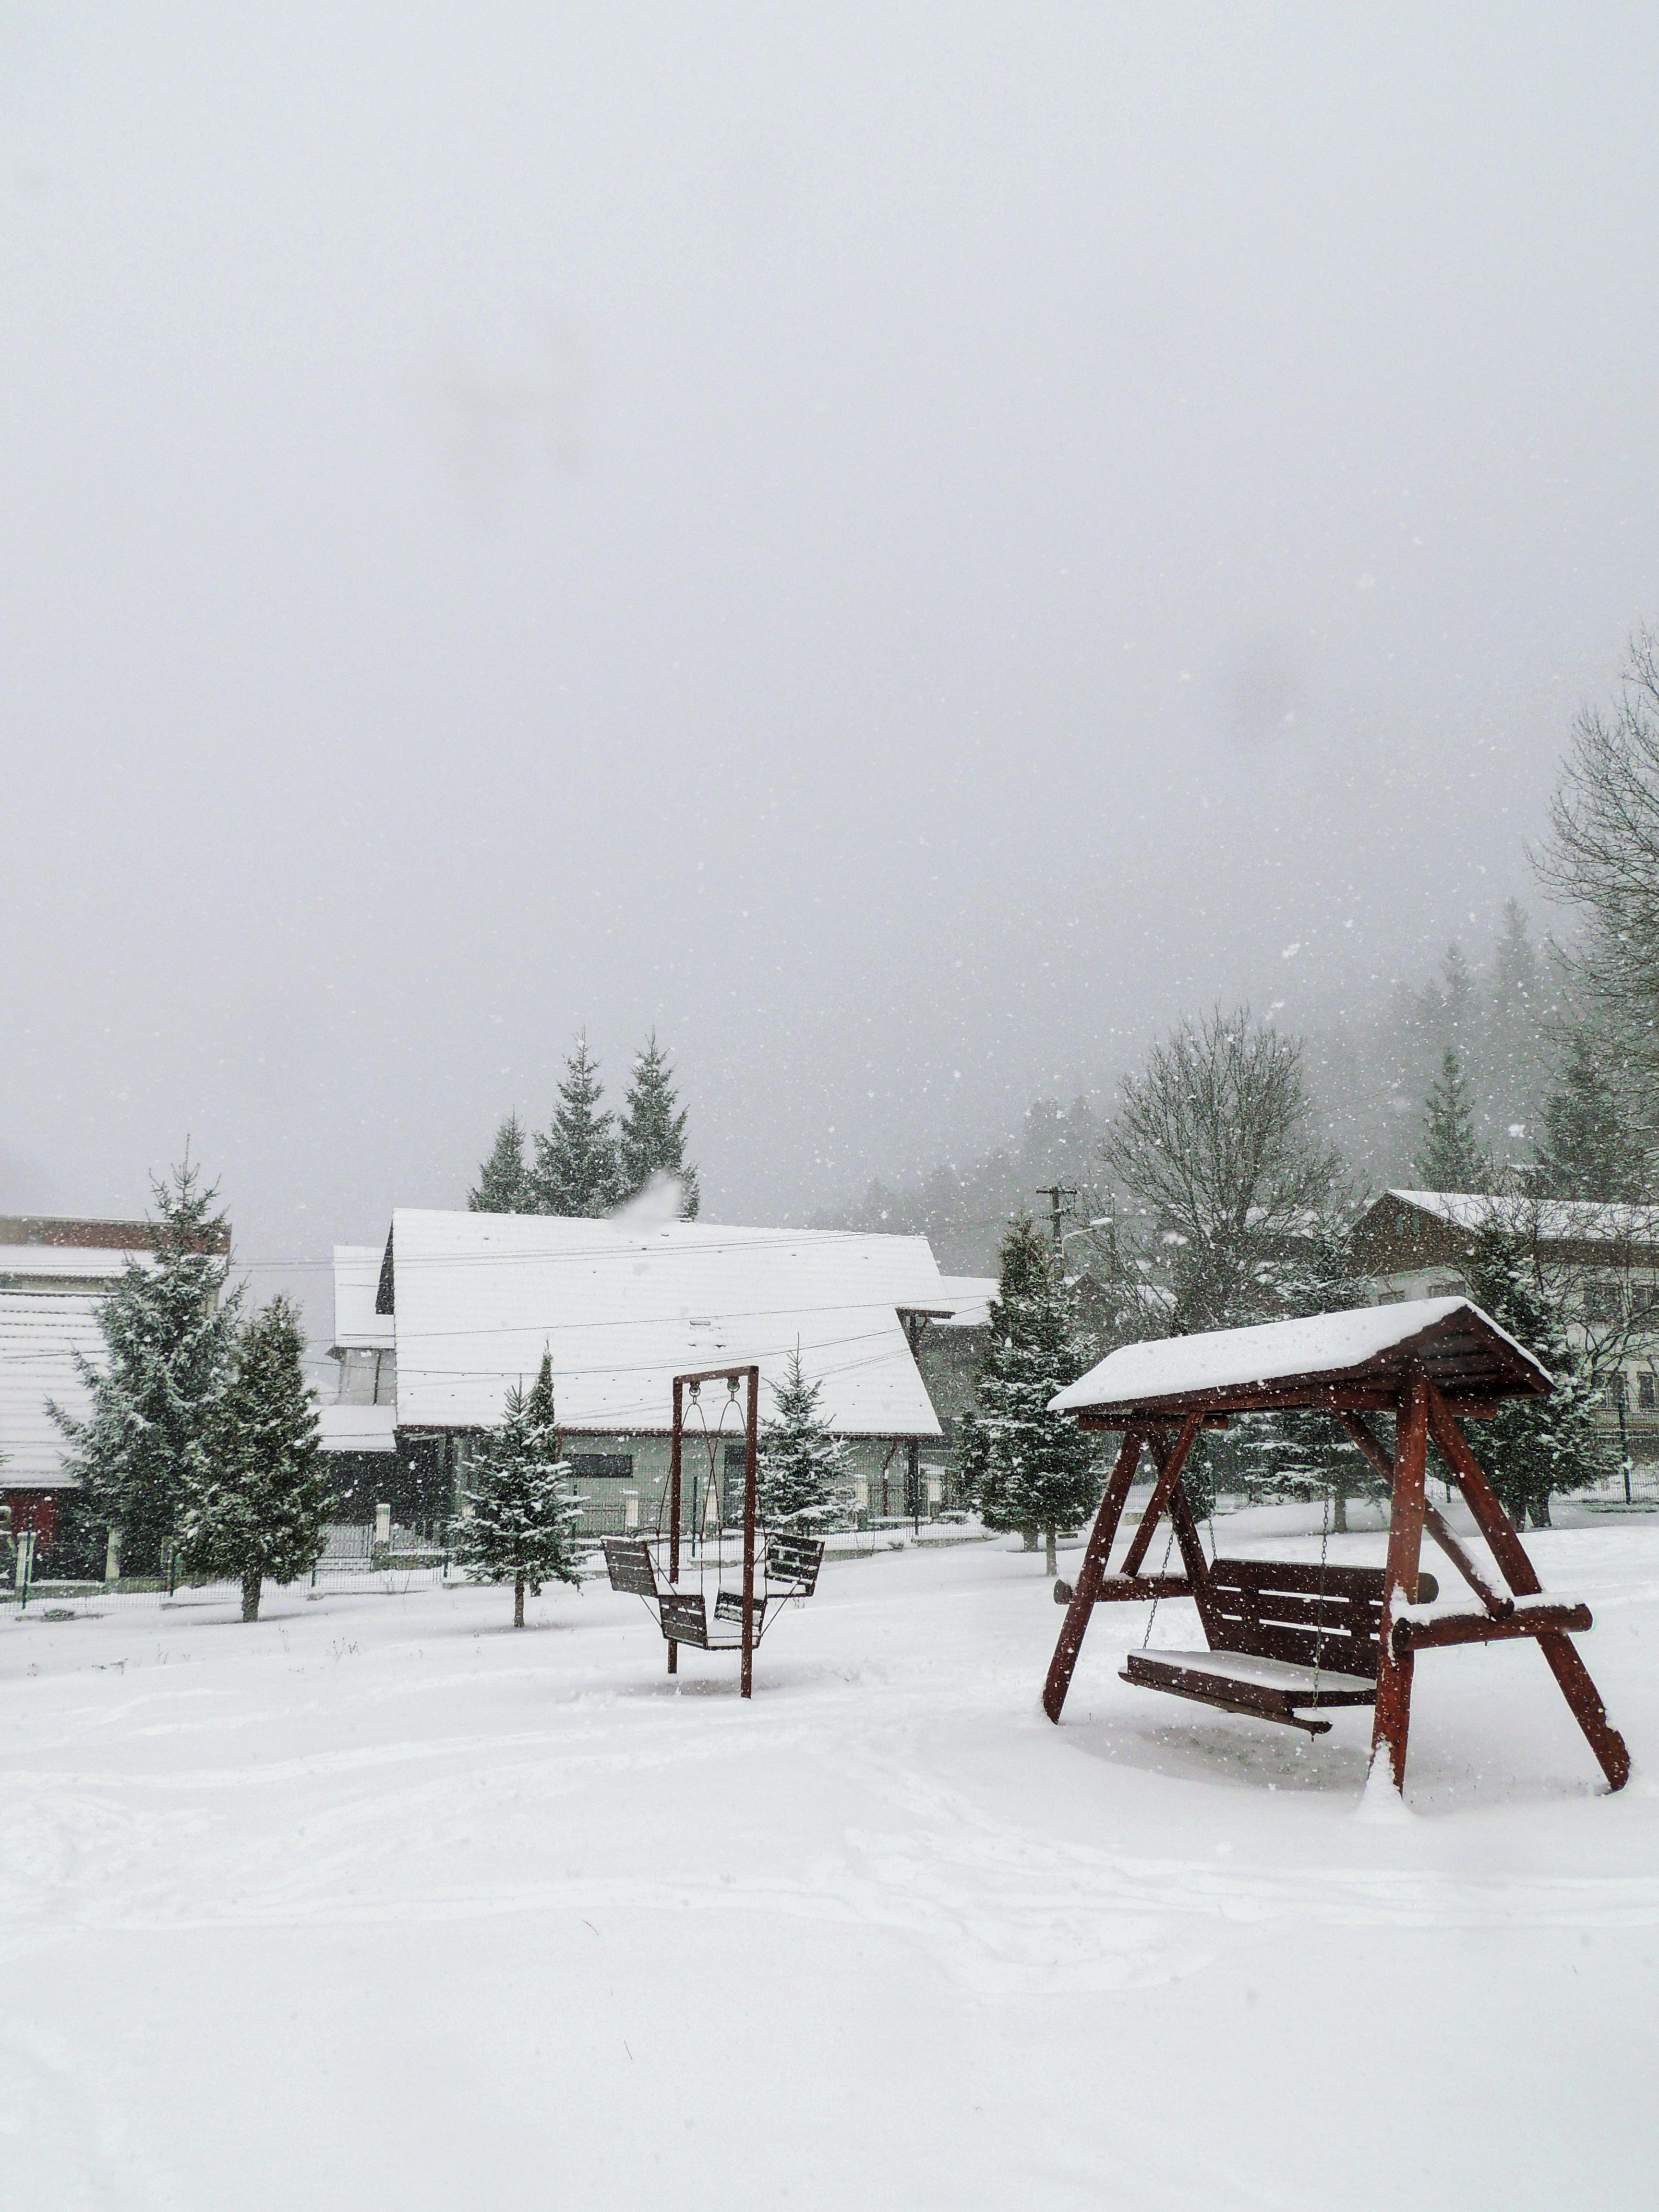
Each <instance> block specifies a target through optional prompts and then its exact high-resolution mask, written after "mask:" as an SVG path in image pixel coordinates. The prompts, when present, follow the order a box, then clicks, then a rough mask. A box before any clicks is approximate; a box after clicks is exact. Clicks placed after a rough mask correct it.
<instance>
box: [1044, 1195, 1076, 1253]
mask: <svg viewBox="0 0 1659 2212" xmlns="http://www.w3.org/2000/svg"><path fill="white" fill-rule="evenodd" d="M1036 1195H1037V1197H1039V1198H1046V1199H1047V1200H1048V1229H1049V1233H1050V1234H1051V1235H1052V1237H1054V1249H1055V1251H1056V1252H1058V1251H1059V1249H1060V1223H1061V1222H1062V1221H1063V1220H1064V1219H1065V1218H1066V1213H1067V1212H1069V1211H1070V1208H1069V1206H1063V1205H1062V1204H1061V1201H1062V1200H1068V1199H1073V1198H1075V1197H1076V1196H1077V1192H1076V1190H1075V1189H1074V1188H1073V1187H1072V1186H1071V1185H1070V1184H1069V1183H1063V1182H1051V1183H1048V1184H1047V1185H1040V1186H1039V1187H1038V1189H1037V1192H1036Z"/></svg>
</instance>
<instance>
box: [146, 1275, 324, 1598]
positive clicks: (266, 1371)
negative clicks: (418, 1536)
mask: <svg viewBox="0 0 1659 2212" xmlns="http://www.w3.org/2000/svg"><path fill="white" fill-rule="evenodd" d="M304 1358H305V1338H304V1336H303V1334H301V1328H300V1317H299V1316H298V1314H297V1313H295V1310H294V1308H293V1307H292V1306H291V1305H290V1304H289V1302H288V1300H287V1299H286V1298H285V1297H275V1298H273V1299H272V1300H271V1302H270V1304H269V1305H268V1306H266V1307H265V1308H264V1310H263V1311H262V1312H259V1313H256V1314H255V1315H254V1316H253V1317H252V1320H251V1321H250V1322H248V1324H247V1326H246V1328H244V1329H243V1330H242V1331H241V1332H240V1335H239V1336H238V1338H237V1341H236V1352H235V1360H234V1366H233V1369H232V1372H231V1376H230V1382H229V1384H228V1387H227V1389H226V1390H225V1393H224V1395H223V1397H222V1400H221V1401H220V1404H219V1411H218V1417H217V1419H216V1423H215V1433H214V1449H213V1452H212V1456H211V1461H210V1467H209V1468H208V1471H207V1473H206V1474H205V1475H204V1476H201V1475H198V1476H196V1477H193V1478H192V1479H191V1481H190V1483H189V1484H188V1485H187V1486H186V1489H185V1496H184V1498H183V1501H182V1510H181V1512H180V1515H179V1540H180V1544H181V1547H182V1551H183V1558H184V1564H185V1571H186V1572H188V1573H191V1574H195V1575H202V1576H204V1577H205V1576H216V1575H227V1576H231V1577H234V1578H235V1579H236V1580H237V1581H239V1582H240V1583H241V1585H242V1618H243V1620H258V1618H259V1596H260V1591H261V1588H262V1586H263V1584H264V1580H265V1578H266V1577H267V1576H268V1577H270V1580H271V1581H272V1582H274V1583H292V1582H297V1581H298V1580H299V1578H300V1577H301V1575H306V1574H309V1573H310V1571H311V1570H312V1568H313V1567H314V1566H315V1565H316V1564H317V1562H318V1560H319V1559H321V1557H322V1556H323V1552H324V1549H325V1547H326V1545H327V1542H328V1523H329V1520H330V1517H331V1515H332V1513H333V1511H334V1508H335V1503H336V1495H335V1488H334V1484H333V1481H332V1480H331V1477H330V1475H329V1474H328V1471H327V1463H326V1462H325V1458H324V1455H323V1449H322V1444H321V1442H320V1440H319V1436H318V1430H317V1401H316V1396H315V1394H314V1393H313V1391H312V1389H310V1387H309V1385H308V1384H307V1382H306V1379H305V1371H304V1368H303V1364H302V1362H303V1360H304Z"/></svg>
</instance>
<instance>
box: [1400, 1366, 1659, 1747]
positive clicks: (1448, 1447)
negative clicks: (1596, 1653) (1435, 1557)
mask: <svg viewBox="0 0 1659 2212" xmlns="http://www.w3.org/2000/svg"><path fill="white" fill-rule="evenodd" d="M1428 1413H1429V1424H1430V1426H1431V1429H1432V1430H1433V1431H1434V1441H1435V1443H1436V1444H1437V1446H1438V1447H1439V1449H1440V1455H1441V1456H1442V1458H1443V1460H1444V1461H1445V1462H1446V1464H1447V1466H1448V1467H1449V1468H1450V1469H1451V1471H1452V1473H1453V1474H1455V1476H1456V1478H1457V1486H1458V1488H1459V1489H1460V1490H1461V1491H1462V1493H1463V1498H1464V1502H1465V1504H1467V1505H1468V1509H1469V1510H1470V1512H1471V1513H1473V1514H1474V1518H1475V1522H1476V1525H1477V1526H1478V1527H1479V1528H1480V1533H1481V1534H1482V1535H1483V1536H1484V1537H1485V1538H1486V1541H1487V1543H1488V1544H1489V1545H1490V1546H1491V1547H1492V1557H1493V1559H1496V1560H1497V1562H1498V1565H1499V1566H1500V1567H1501V1568H1502V1569H1503V1571H1504V1579H1505V1581H1507V1583H1509V1586H1510V1589H1512V1590H1513V1591H1514V1592H1515V1594H1516V1596H1517V1597H1534V1596H1536V1595H1537V1594H1538V1592H1539V1591H1540V1590H1541V1589H1542V1588H1543V1584H1542V1583H1541V1582H1540V1581H1539V1579H1538V1572H1537V1570H1536V1569H1535V1568H1534V1565H1533V1563H1532V1561H1531V1560H1530V1559H1528V1556H1527V1549H1526V1547H1525V1545H1524V1544H1522V1541H1521V1538H1520V1534H1519V1533H1518V1531H1517V1530H1516V1526H1515V1523H1514V1522H1512V1521H1511V1520H1510V1516H1509V1515H1508V1514H1507V1513H1505V1512H1504V1509H1503V1507H1502V1505H1500V1504H1499V1503H1498V1493H1497V1492H1496V1491H1494V1490H1493V1488H1492V1485H1491V1483H1490V1482H1488V1481H1487V1480H1486V1474H1485V1471H1484V1470H1483V1469H1482V1468H1481V1466H1480V1462H1479V1461H1478V1460H1477V1459H1476V1458H1475V1455H1474V1453H1473V1452H1472V1451H1471V1450H1470V1449H1469V1447H1468V1441H1467V1440H1466V1438H1465V1437H1464V1435H1463V1431H1462V1430H1461V1429H1460V1428H1459V1427H1458V1425H1457V1423H1456V1422H1455V1420H1454V1419H1452V1413H1451V1408H1450V1407H1449V1406H1448V1405H1447V1403H1446V1401H1445V1400H1444V1399H1443V1397H1442V1396H1441V1395H1440V1393H1439V1392H1438V1391H1437V1390H1434V1389H1431V1391H1430V1394H1429V1405H1428ZM1538 1648H1539V1650H1541V1652H1542V1653H1543V1655H1544V1656H1545V1658H1546V1659H1547V1661H1548V1662H1549V1668H1550V1672H1551V1673H1552V1674H1553V1675H1554V1677H1555V1679H1556V1680H1557V1681H1558V1682H1559V1684H1560V1686H1561V1694H1562V1696H1563V1697H1564V1698H1565V1699H1566V1701H1567V1706H1568V1709H1569V1711H1571V1714H1572V1717H1573V1718H1574V1720H1576V1721H1577V1723H1578V1725H1579V1727H1580V1728H1581V1729H1583V1732H1584V1740H1585V1741H1586V1742H1587V1743H1588V1744H1589V1747H1590V1749H1591V1750H1592V1751H1593V1752H1594V1753H1595V1757H1596V1761H1597V1763H1598V1765H1600V1767H1601V1771H1602V1773H1603V1774H1605V1775H1606V1776H1607V1787H1608V1789H1609V1790H1622V1789H1623V1788H1624V1786H1625V1784H1626V1782H1628V1781H1629V1780H1630V1747H1629V1746H1628V1745H1627V1744H1626V1741H1625V1739H1624V1737H1623V1736H1621V1735H1620V1733H1619V1731H1618V1729H1616V1728H1614V1727H1613V1723H1612V1722H1611V1721H1609V1720H1608V1718H1607V1707H1606V1706H1605V1705H1603V1704H1602V1702H1601V1692H1600V1691H1599V1690H1598V1689H1597V1688H1596V1686H1595V1683H1594V1682H1593V1681H1592V1680H1590V1674H1589V1668H1588V1667H1586V1666H1585V1664H1584V1662H1583V1660H1582V1659H1581V1658H1580V1657H1579V1656H1578V1650H1577V1645H1576V1644H1573V1643H1572V1642H1571V1640H1570V1639H1569V1638H1567V1636H1566V1635H1565V1634H1564V1633H1562V1632H1559V1631H1556V1632H1551V1633H1549V1634H1547V1635H1544V1636H1541V1637H1540V1638H1538Z"/></svg>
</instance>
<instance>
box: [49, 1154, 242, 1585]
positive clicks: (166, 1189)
mask: <svg viewBox="0 0 1659 2212" xmlns="http://www.w3.org/2000/svg"><path fill="white" fill-rule="evenodd" d="M151 1189H152V1191H153V1192H154V1194H155V1211H156V1214H157V1216H158V1217H159V1225H160V1230H161V1234H160V1237H159V1239H158V1242H157V1246H156V1249H155V1254H154V1255H153V1257H150V1258H144V1259H139V1258H133V1259H130V1260H129V1261H128V1262H127V1264H126V1266H125V1268H124V1269H123V1271H122V1273H121V1276H120V1279H119V1280H118V1282H117V1283H116V1284H115V1285H113V1287H112V1289H111V1290H110V1291H109V1292H108V1293H107V1295H106V1297H104V1298H103V1300H102V1301H101V1303H100V1305H99V1308H98V1328H99V1333H100V1335H101V1336H102V1338H103V1340H104V1357H103V1358H102V1359H101V1360H94V1359H90V1358H88V1357H87V1356H86V1355H85V1354H84V1353H82V1352H76V1355H75V1365H76V1373H77V1374H78V1376H80V1379H81V1381H82V1383H84V1384H85V1385H86V1387H87V1389H88V1392H89V1394H90V1395H91V1400H92V1404H91V1409H90V1411H89V1412H88V1413H86V1414H85V1415H84V1416H83V1417H82V1416H79V1415H76V1414H72V1413H67V1412H65V1411H64V1408H63V1407H59V1406H56V1405H51V1404H50V1403H49V1405H48V1410H49V1411H50V1413H52V1418H53V1419H54V1420H55V1421H56V1422H57V1423H58V1427H59V1428H60V1429H62V1431H64V1435H65V1436H66V1437H68V1438H69V1442H70V1450H69V1453H68V1455H67V1458H66V1462H65V1467H66V1472H67V1473H68V1474H70V1475H72V1476H73V1477H75V1479H76V1480H77V1481H78V1482H79V1483H80V1484H81V1486H82V1494H83V1496H84V1498H85V1500H86V1503H87V1504H88V1507H89V1508H90V1510H92V1511H93V1512H94V1513H95V1514H96V1515H97V1516H98V1517H99V1519H100V1521H102V1522H103V1523H104V1525H105V1526H106V1528H111V1529H113V1530H118V1531H119V1532H120V1542H121V1553H122V1565H123V1567H124V1569H125V1571H127V1572H128V1573H133V1572H137V1573H140V1574H153V1573H156V1572H158V1571H160V1570H161V1567H162V1566H163V1565H164V1564H165V1562H166V1559H167V1554H168V1553H169V1552H170V1551H171V1549H172V1547H173V1543H174V1541H175V1539H176V1537H177V1534H178V1520H179V1507H180V1504H181V1501H182V1499H183V1498H184V1497H185V1494H186V1493H187V1492H195V1491H196V1490H197V1489H198V1488H199V1487H200V1486H201V1485H202V1484H204V1482H206V1481H207V1480H209V1478H210V1474H211V1471H212V1456H213V1446H214V1439H215V1436H216V1425H217V1422H218V1419H219V1413H220V1409H221V1405H222V1401H223V1398H224V1395H225V1391H226V1389H227V1387H228V1383H229V1382H230V1376H231V1369H232V1362H233V1358H234V1352H235V1347H236V1335H237V1324H238V1321H239V1318H240V1306H241V1295H242V1294H241V1291H240V1287H238V1288H237V1289H234V1290H228V1289H227V1287H226V1279H227V1276H228V1271H229V1261H228V1259H226V1257H225V1256H224V1255H223V1253H222V1251H219V1250H216V1249H215V1247H216V1246H218V1245H220V1244H222V1243H223V1242H224V1240H225V1237H226V1234H227V1230H228V1224H227V1221H226V1218H225V1216H224V1215H223V1214H222V1213H220V1212H215V1210H214V1208H215V1204H216V1200H217V1198H218V1195H219V1191H218V1186H217V1184H213V1185H210V1186H207V1187H204V1184H203V1182H202V1177H201V1170H199V1169H198V1168H195V1167H192V1166H191V1163H190V1160H189V1158H188V1156H186V1158H185V1163H184V1164H183V1166H182V1167H178V1168H175V1169H174V1170H173V1174H172V1176H171V1177H170V1179H168V1180H167V1181H165V1182H155V1183H152V1185H151Z"/></svg>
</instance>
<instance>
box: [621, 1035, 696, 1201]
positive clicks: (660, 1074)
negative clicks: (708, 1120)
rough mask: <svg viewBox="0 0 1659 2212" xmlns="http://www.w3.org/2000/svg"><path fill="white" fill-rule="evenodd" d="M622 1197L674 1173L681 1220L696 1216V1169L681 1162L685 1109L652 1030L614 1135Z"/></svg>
mask: <svg viewBox="0 0 1659 2212" xmlns="http://www.w3.org/2000/svg"><path fill="white" fill-rule="evenodd" d="M617 1155H618V1167H619V1171H620V1179H621V1195H622V1196H623V1198H632V1197H633V1196H634V1194H635V1192H636V1191H641V1190H643V1189H644V1188H645V1186H646V1185H647V1183H648V1182H650V1180H651V1178H652V1176H654V1175H671V1176H675V1177H677V1178H678V1182H679V1185H680V1189H681V1199H680V1218H681V1219H682V1220H684V1221H694V1220H695V1219H696V1213H697V1206H698V1204H699V1202H700V1200H699V1194H698V1190H697V1170H696V1168H694V1167H688V1166H687V1164H686V1159H685V1109H684V1107H683V1106H682V1105H681V1104H680V1103H679V1097H678V1093H677V1092H676V1091H675V1089H674V1084H673V1071H672V1069H671V1066H669V1060H668V1054H666V1053H665V1051H664V1050H663V1049H662V1048H661V1046H660V1045H659V1043H658V1042H657V1040H656V1036H655V1034H654V1032H653V1035H652V1036H651V1038H650V1040H649V1042H647V1045H646V1048H645V1049H644V1051H643V1052H641V1053H640V1054H637V1055H636V1057H635V1061H634V1073H633V1079H632V1080H631V1081H630V1082H629V1086H628V1097H627V1101H626V1103H625V1104H624V1106H623V1117H622V1126H621V1127H620V1128H619V1130H618V1131H617Z"/></svg>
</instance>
